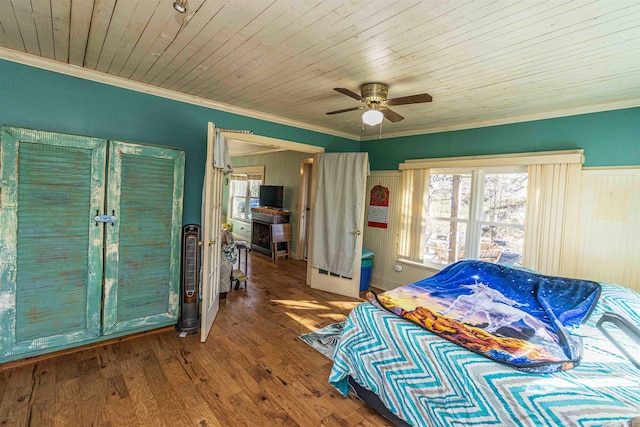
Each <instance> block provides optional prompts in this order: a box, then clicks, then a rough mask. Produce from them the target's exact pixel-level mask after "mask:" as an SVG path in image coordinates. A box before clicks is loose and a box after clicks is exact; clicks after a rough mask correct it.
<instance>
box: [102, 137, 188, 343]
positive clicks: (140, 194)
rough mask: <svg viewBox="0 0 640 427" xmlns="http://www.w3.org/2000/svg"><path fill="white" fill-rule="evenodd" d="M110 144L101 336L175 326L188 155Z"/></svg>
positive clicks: (151, 148) (130, 145)
mask: <svg viewBox="0 0 640 427" xmlns="http://www.w3.org/2000/svg"><path fill="white" fill-rule="evenodd" d="M109 144H110V146H109V167H108V171H107V174H108V175H107V201H106V208H107V212H108V213H112V212H114V214H115V216H116V217H117V220H116V222H115V223H114V224H113V225H107V226H105V228H106V230H105V233H106V246H105V248H106V250H105V287H104V315H103V316H104V320H103V333H105V334H113V333H118V332H121V331H125V330H136V329H141V328H142V329H149V325H155V326H163V325H171V324H175V323H176V319H177V316H178V307H179V281H180V244H181V243H180V233H181V228H182V191H183V179H184V178H183V170H184V152H182V151H179V150H172V149H167V148H160V147H149V146H141V145H135V144H127V143H122V142H110V143H109Z"/></svg>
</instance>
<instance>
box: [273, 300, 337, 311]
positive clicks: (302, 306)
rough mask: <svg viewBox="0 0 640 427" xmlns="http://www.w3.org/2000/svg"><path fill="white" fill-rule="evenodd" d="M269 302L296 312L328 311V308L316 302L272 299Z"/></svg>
mask: <svg viewBox="0 0 640 427" xmlns="http://www.w3.org/2000/svg"><path fill="white" fill-rule="evenodd" d="M271 302H275V303H276V304H281V305H284V306H286V307H290V308H295V309H297V310H329V307H327V306H325V305H322V304H319V303H318V302H317V301H300V300H282V299H274V300H271Z"/></svg>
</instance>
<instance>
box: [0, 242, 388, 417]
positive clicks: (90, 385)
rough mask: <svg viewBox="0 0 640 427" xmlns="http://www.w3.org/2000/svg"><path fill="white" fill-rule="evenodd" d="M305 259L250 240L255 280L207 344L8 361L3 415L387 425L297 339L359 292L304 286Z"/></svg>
mask: <svg viewBox="0 0 640 427" xmlns="http://www.w3.org/2000/svg"><path fill="white" fill-rule="evenodd" d="M305 269H306V264H305V263H304V262H302V261H296V260H289V259H281V260H278V261H277V262H273V261H271V260H270V259H269V258H267V257H265V256H263V255H261V254H258V253H255V252H251V253H250V254H249V268H248V273H249V282H248V289H247V290H242V289H241V290H237V291H234V290H232V291H230V292H229V295H228V297H227V298H226V300H222V301H221V304H220V312H219V313H218V317H217V318H216V321H215V323H214V326H213V329H212V330H211V334H210V336H209V339H208V341H207V342H206V343H204V344H201V343H200V341H199V331H198V335H194V334H190V335H188V336H187V337H185V338H180V337H179V333H178V332H177V331H165V332H161V333H158V334H152V335H147V336H143V337H140V338H136V339H132V340H128V341H124V342H120V343H116V344H113V345H103V346H99V347H96V348H92V349H88V350H84V351H81V352H77V353H73V354H67V355H62V356H57V357H53V358H50V359H46V360H40V361H37V362H35V363H32V364H27V365H23V366H19V367H12V368H10V369H5V370H3V371H0V425H1V426H4V425H7V426H82V427H84V426H114V427H115V426H154V427H156V426H167V427H174V426H199V427H205V426H224V427H226V426H302V427H307V426H390V425H391V424H390V423H388V422H387V421H386V420H385V419H384V418H382V417H381V416H380V415H378V414H377V413H375V412H374V411H373V410H371V409H370V408H368V407H367V406H365V405H364V404H363V402H361V401H360V400H358V399H356V398H354V397H347V398H345V397H342V396H341V395H340V394H339V393H338V392H337V391H336V390H335V389H333V387H331V386H330V385H329V384H328V383H327V379H328V376H329V371H330V369H331V361H330V360H328V359H327V358H325V357H324V356H322V355H321V354H320V353H318V352H316V351H315V350H313V349H312V348H311V347H310V346H308V345H307V344H306V343H304V342H303V341H301V340H300V339H298V336H299V335H300V334H303V333H306V332H310V331H312V330H315V329H318V328H321V327H323V326H326V325H328V324H331V323H334V322H338V321H342V320H344V319H345V318H346V315H347V314H348V313H349V311H350V310H351V309H352V308H353V307H354V306H355V305H356V304H358V303H359V301H358V300H354V299H352V298H347V297H340V296H336V295H333V294H328V293H324V292H320V291H316V290H313V289H311V288H309V287H307V286H306V285H305V284H304V279H305V274H306V270H305ZM0 369H1V365H0Z"/></svg>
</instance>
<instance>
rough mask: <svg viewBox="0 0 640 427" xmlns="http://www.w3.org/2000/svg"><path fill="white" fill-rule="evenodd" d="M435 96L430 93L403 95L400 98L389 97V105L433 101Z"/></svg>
mask: <svg viewBox="0 0 640 427" xmlns="http://www.w3.org/2000/svg"><path fill="white" fill-rule="evenodd" d="M431 101H433V98H431V95H429V94H428V93H421V94H420V95H411V96H403V97H400V98H393V99H387V105H404V104H420V103H421V102H431Z"/></svg>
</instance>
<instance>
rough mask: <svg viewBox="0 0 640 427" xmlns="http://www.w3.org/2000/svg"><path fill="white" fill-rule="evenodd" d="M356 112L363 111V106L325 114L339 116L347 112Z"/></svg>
mask: <svg viewBox="0 0 640 427" xmlns="http://www.w3.org/2000/svg"><path fill="white" fill-rule="evenodd" d="M356 110H364V105H361V106H360V107H351V108H345V109H344V110H336V111H329V112H328V113H327V114H340V113H346V112H347V111H356Z"/></svg>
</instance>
